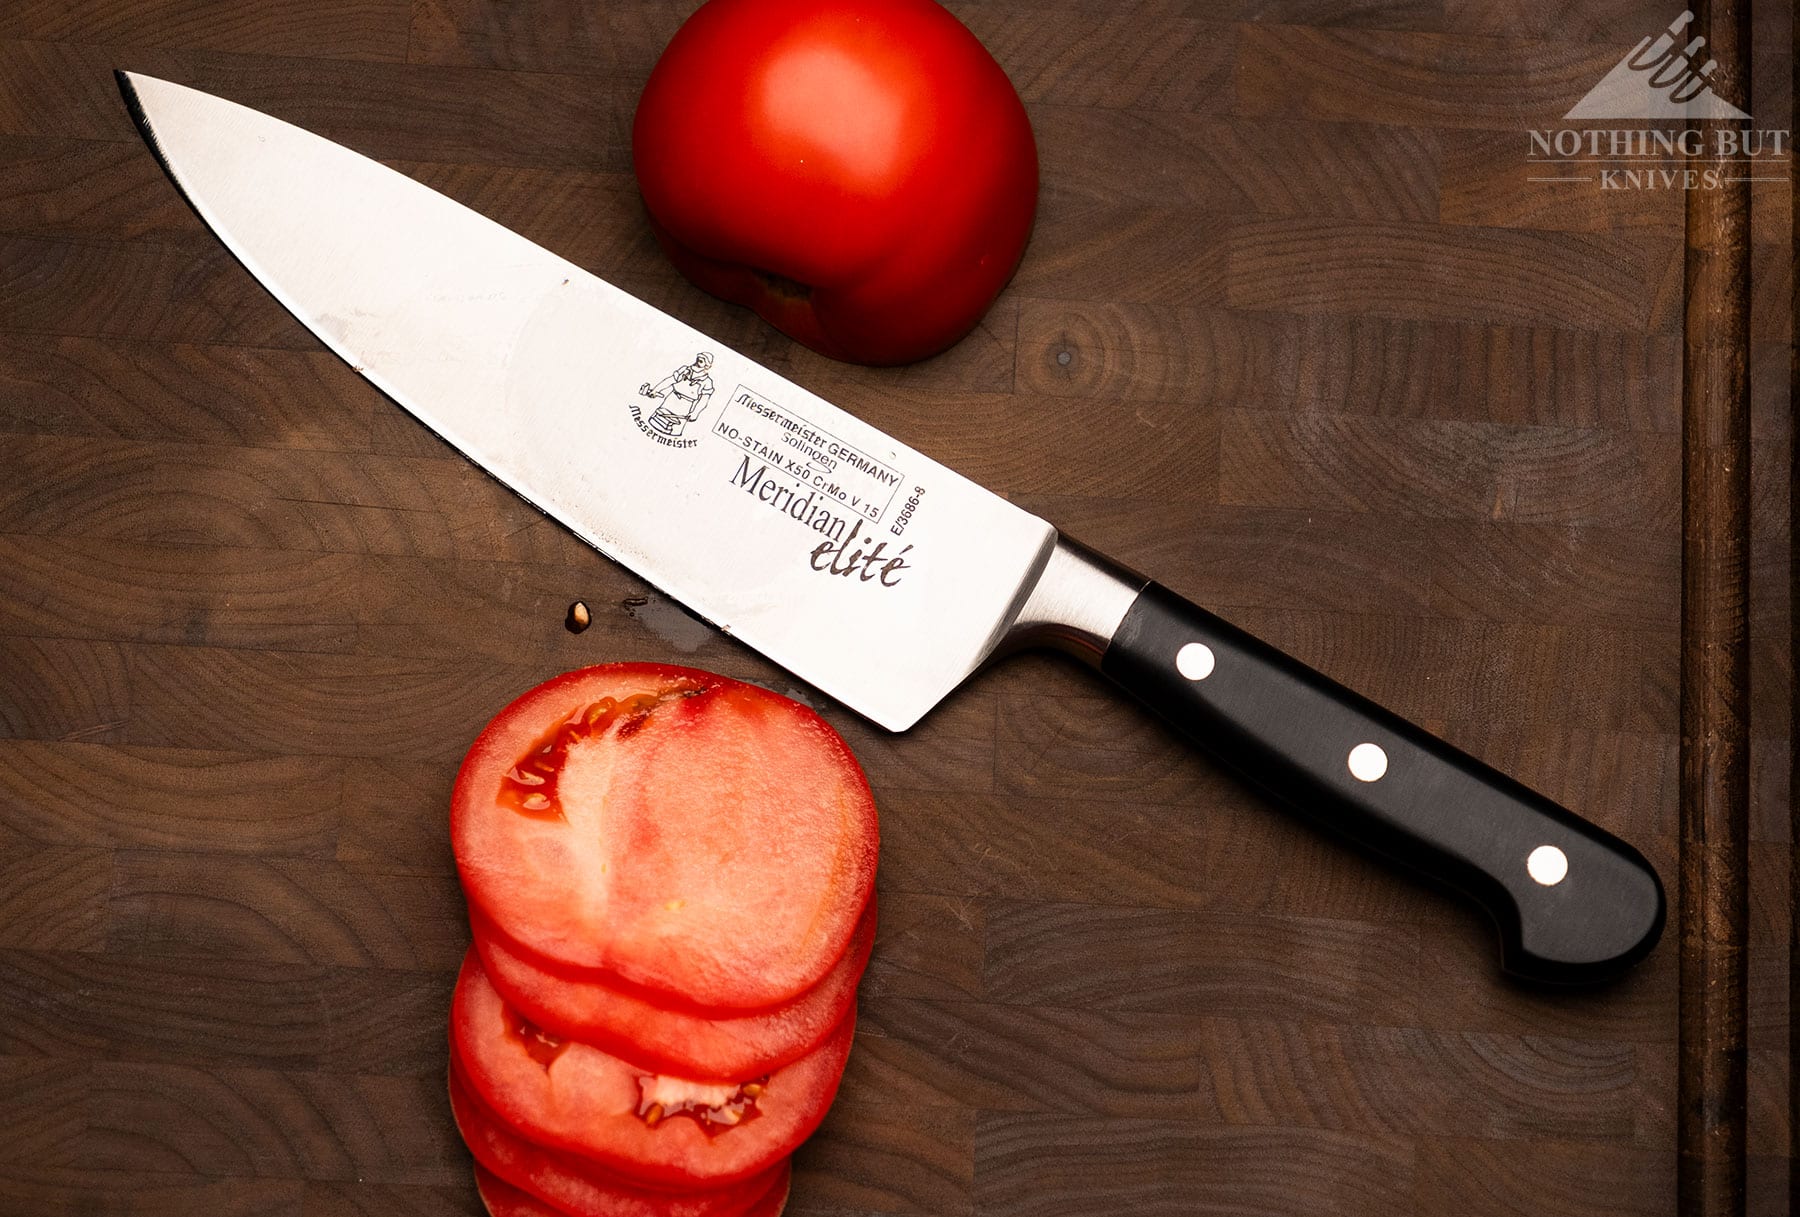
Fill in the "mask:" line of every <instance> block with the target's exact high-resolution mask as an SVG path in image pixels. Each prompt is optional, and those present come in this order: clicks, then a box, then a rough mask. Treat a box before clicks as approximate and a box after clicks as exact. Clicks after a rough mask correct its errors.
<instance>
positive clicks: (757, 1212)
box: [475, 1163, 788, 1217]
mask: <svg viewBox="0 0 1800 1217" xmlns="http://www.w3.org/2000/svg"><path fill="white" fill-rule="evenodd" d="M475 1191H476V1192H477V1193H478V1194H479V1195H480V1196H481V1203H482V1204H483V1205H485V1206H486V1207H487V1211H488V1214H489V1217H580V1215H577V1214H569V1213H564V1212H563V1211H562V1210H560V1209H558V1208H556V1207H555V1206H553V1205H549V1204H546V1203H544V1202H543V1201H542V1200H539V1199H538V1198H537V1197H536V1196H533V1195H531V1194H530V1193H528V1192H524V1191H521V1190H519V1189H518V1188H516V1187H514V1186H513V1185H512V1184H510V1183H508V1182H506V1180H504V1179H502V1178H500V1177H499V1176H498V1175H496V1174H494V1172H492V1171H490V1170H487V1169H485V1168H484V1167H483V1166H482V1165H481V1164H480V1163H476V1165H475ZM787 1198H788V1183H787V1180H786V1179H785V1178H784V1179H783V1180H782V1181H781V1182H780V1183H779V1184H777V1185H776V1186H775V1187H772V1188H770V1189H769V1191H768V1193H767V1194H766V1195H765V1196H763V1197H762V1198H761V1199H760V1200H758V1201H757V1202H756V1203H755V1204H754V1205H753V1206H751V1207H750V1208H749V1209H747V1210H745V1212H744V1214H743V1217H781V1210H782V1209H784V1208H786V1207H787Z"/></svg>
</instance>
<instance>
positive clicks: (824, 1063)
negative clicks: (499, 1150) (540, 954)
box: [450, 949, 856, 1189]
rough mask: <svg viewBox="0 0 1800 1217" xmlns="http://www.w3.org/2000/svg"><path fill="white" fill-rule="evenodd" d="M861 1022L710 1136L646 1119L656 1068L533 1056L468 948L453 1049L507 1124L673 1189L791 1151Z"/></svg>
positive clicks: (843, 1029) (692, 1124) (559, 1052)
mask: <svg viewBox="0 0 1800 1217" xmlns="http://www.w3.org/2000/svg"><path fill="white" fill-rule="evenodd" d="M855 1023H856V1011H855V1008H854V1007H852V1009H851V1011H850V1012H849V1013H848V1014H847V1015H846V1016H845V1018H844V1021H843V1022H842V1023H841V1024H840V1025H839V1026H838V1028H837V1030H835V1031H834V1032H833V1033H832V1034H831V1036H830V1037H828V1038H827V1039H826V1040H825V1042H824V1043H822V1044H820V1045H819V1046H818V1047H817V1048H815V1049H813V1050H812V1052H810V1053H808V1054H807V1055H806V1056H804V1057H801V1058H800V1059H799V1060H797V1061H794V1062H792V1063H791V1064H788V1065H785V1066H783V1067H782V1068H780V1069H778V1070H776V1071H775V1072H774V1073H772V1074H770V1075H768V1077H767V1078H766V1079H757V1080H756V1082H757V1084H758V1085H759V1086H760V1087H761V1091H760V1094H759V1095H758V1096H757V1099H756V1115H755V1116H754V1118H750V1119H745V1120H744V1121H743V1122H742V1123H740V1124H738V1125H736V1126H734V1127H728V1128H715V1129H712V1130H708V1129H706V1128H704V1127H702V1125H701V1124H700V1122H699V1121H698V1120H696V1119H694V1118H692V1117H689V1116H686V1115H672V1116H669V1117H666V1118H663V1119H661V1120H660V1121H658V1122H656V1123H654V1124H652V1123H650V1122H649V1121H647V1120H646V1119H645V1118H644V1117H643V1116H642V1115H640V1114H639V1111H638V1108H639V1106H640V1105H641V1102H642V1099H643V1097H644V1091H643V1089H642V1087H643V1084H644V1082H645V1081H646V1080H648V1079H649V1076H650V1075H652V1074H653V1073H654V1071H653V1070H649V1069H645V1068H641V1067H639V1066H636V1065H634V1064H632V1063H631V1062H629V1061H625V1060H622V1059H620V1058H618V1057H615V1056H612V1055H611V1054H609V1053H606V1052H603V1051H602V1050H600V1049H598V1048H595V1047H593V1046H592V1045H589V1044H583V1043H580V1042H578V1041H574V1040H569V1041H565V1042H563V1043H560V1044H551V1045H547V1047H548V1049H549V1050H548V1051H545V1052H540V1051H537V1049H538V1048H539V1047H543V1046H546V1045H544V1044H543V1041H542V1040H541V1039H538V1040H534V1039H531V1038H527V1037H526V1036H523V1035H520V1034H518V1033H517V1032H516V1027H517V1016H516V1015H515V1014H514V1012H513V1011H512V1010H511V1009H509V1008H508V1007H507V1006H506V1004H505V1003H504V1001H503V1000H502V999H501V997H500V994H499V993H498V992H496V991H495V989H494V987H493V985H492V984H491V983H489V981H488V979H487V975H486V974H485V973H484V972H483V971H482V968H481V961H480V958H479V956H477V955H476V953H475V952H474V950H472V949H471V950H470V952H469V954H468V955H467V956H466V957H465V958H464V960H463V966H462V971H461V972H460V973H459V974H458V976H457V981H456V990H455V993H454V994H453V995H452V997H451V1007H450V1036H451V1050H452V1052H453V1053H454V1054H455V1056H456V1059H457V1060H458V1061H459V1062H460V1063H461V1066H462V1069H463V1071H464V1074H465V1076H466V1078H467V1081H468V1083H469V1086H470V1089H471V1091H472V1092H473V1094H474V1096H475V1097H476V1098H477V1099H479V1100H480V1101H481V1102H482V1103H483V1104H484V1105H485V1106H486V1107H487V1108H488V1110H490V1111H491V1112H492V1113H493V1114H494V1115H495V1116H497V1117H498V1118H499V1119H500V1120H501V1121H502V1122H504V1123H505V1124H506V1125H508V1126H509V1127H511V1128H513V1129H515V1130H516V1131H517V1132H518V1133H519V1134H520V1135H521V1136H522V1137H525V1138H526V1139H528V1140H531V1141H535V1142H537V1143H538V1144H539V1145H542V1146H545V1147H547V1148H550V1149H554V1150H559V1151H562V1152H565V1153H571V1154H577V1155H580V1156H582V1157H583V1158H587V1159H591V1160H592V1161H594V1162H596V1163H598V1164H599V1165H600V1166H601V1167H602V1168H603V1169H605V1170H608V1171H612V1172H616V1173H618V1174H620V1175H624V1176H627V1177H628V1178H630V1179H632V1180H635V1181H637V1182H638V1183H639V1184H640V1185H648V1186H650V1187H662V1188H676V1189H685V1188H705V1187H718V1186H722V1185H724V1184H729V1183H736V1182H740V1181H742V1180H744V1179H748V1178H750V1177H752V1176H755V1175H760V1174H761V1173H763V1172H764V1171H766V1170H768V1169H769V1168H770V1167H772V1166H774V1165H776V1164H777V1163H778V1162H780V1161H781V1159H783V1158H785V1157H787V1156H788V1155H789V1154H791V1153H792V1152H793V1151H794V1149H795V1147H796V1146H798V1145H799V1144H800V1143H801V1142H802V1141H804V1140H805V1139H806V1138H807V1137H808V1136H810V1135H811V1134H812V1131H813V1130H814V1129H815V1128H817V1127H818V1125H819V1122H820V1121H821V1120H823V1119H824V1118H825V1112H826V1110H827V1109H828V1108H829V1107H830V1106H831V1101H832V1100H833V1099H834V1098H835V1097H836V1096H837V1088H838V1083H839V1082H840V1080H841V1079H842V1076H843V1071H844V1062H845V1061H846V1060H847V1059H848V1058H849V1055H850V1046H851V1043H852V1040H853V1037H854V1034H855ZM546 1057H547V1058H548V1059H544V1058H546ZM740 1080H741V1081H744V1082H749V1081H752V1080H753V1079H740Z"/></svg>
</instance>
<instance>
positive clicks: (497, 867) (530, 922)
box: [451, 664, 879, 1010]
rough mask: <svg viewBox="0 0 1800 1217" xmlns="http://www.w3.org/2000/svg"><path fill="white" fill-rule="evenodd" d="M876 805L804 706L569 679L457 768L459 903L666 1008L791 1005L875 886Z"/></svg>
mask: <svg viewBox="0 0 1800 1217" xmlns="http://www.w3.org/2000/svg"><path fill="white" fill-rule="evenodd" d="M878 836H879V834H878V828H877V823H876V814H875V804H874V798H873V796H872V794H871V793H870V791H869V786H868V781H867V779H866V778H865V777H864V776H863V773H862V770H861V768H860V767H859V766H858V765H857V763H856V759H855V757H854V756H852V755H851V753H850V750H849V748H848V746H846V745H845V744H844V742H843V740H842V739H840V738H839V737H838V735H837V733H836V732H835V731H833V730H832V729H831V727H830V726H829V725H828V724H826V723H825V722H824V720H822V719H820V718H819V717H818V716H817V715H816V714H814V713H813V712H812V711H811V710H809V709H807V708H806V707H804V706H801V705H799V704H798V703H796V702H793V701H791V700H789V699H787V698H784V697H781V696H779V695H777V694H774V693H770V692H768V691H767V690H764V689H760V688H758V687H756V686H754V685H747V684H743V683H741V682H739V681H734V680H730V679H728V678H726V677H722V676H717V675H714V674H712V673H707V672H700V671H696V670H694V669H688V668H679V667H670V666H665V665H654V664H612V665H601V666H598V667H591V668H583V669H579V670H577V671H574V672H569V673H566V674H565V675H563V676H560V677H558V678H556V679H554V680H551V681H548V682H546V683H544V684H542V685H539V686H538V687H537V688H535V689H532V690H531V691H529V692H527V693H526V694H524V695H523V696H521V697H520V698H518V699H517V700H516V701H514V702H513V703H512V704H511V705H509V706H507V707H506V708H505V709H504V710H502V711H501V712H500V714H499V715H497V716H496V717H495V718H494V719H493V721H492V722H490V723H489V724H488V726H487V728H486V729H485V730H483V731H482V733H481V735H480V736H479V737H478V738H477V739H476V741H475V743H474V745H473V746H472V747H471V748H470V750H469V753H468V755H467V757H465V759H464V761H463V765H462V768H461V770H460V771H459V772H458V774H457V781H456V789H455V793H454V796H453V801H452V812H451V842H452V846H453V848H454V850H455V853H456V860H457V867H458V870H459V873H460V875H461V877H462V881H463V886H464V890H465V892H466V893H467V895H468V897H469V900H470V903H471V904H472V905H476V906H478V907H479V908H480V910H481V912H482V913H483V914H485V915H486V916H487V917H489V918H491V919H492V920H493V922H494V923H495V924H496V925H497V926H498V927H499V928H500V930H501V931H502V932H503V933H504V934H505V935H506V936H508V937H509V938H512V939H514V940H515V941H517V942H518V943H519V944H520V945H521V946H523V947H524V948H525V949H526V950H527V951H528V952H530V953H531V954H533V955H536V956H538V957H541V959H543V960H544V961H547V962H548V963H549V964H550V965H551V966H552V967H553V968H555V967H561V968H568V969H599V970H603V971H607V972H611V973H614V974H616V975H617V976H618V977H619V978H620V980H621V981H622V982H623V983H625V984H628V985H635V986H639V987H641V988H644V989H646V990H649V991H650V992H652V993H654V994H658V995H661V997H662V998H663V999H665V1000H666V1002H667V1004H671V1005H681V1004H689V1005H692V1006H694V1007H697V1008H703V1009H710V1010H721V1009H731V1010H756V1009H766V1008H769V1007H772V1006H778V1005H782V1004H785V1003H787V1002H790V1001H792V1000H793V999H794V998H795V997H797V996H798V995H799V994H801V993H803V992H804V991H806V990H807V989H809V988H811V987H812V986H814V985H815V984H817V983H818V982H819V981H820V980H821V979H822V978H823V977H824V976H825V974H826V973H827V972H829V971H830V970H831V968H832V966H833V965H834V964H835V963H836V962H837V961H838V960H839V959H840V958H841V957H842V955H843V954H844V951H845V949H846V948H847V946H848V944H849V942H850V940H851V937H852V935H853V933H854V931H855V929H856V926H857V923H858V921H859V920H860V918H861V916H862V913H863V908H864V905H865V904H866V903H867V900H868V897H869V894H870V892H871V891H872V890H873V886H874V874H875V863H876V852H877V848H878V844H879V840H878Z"/></svg>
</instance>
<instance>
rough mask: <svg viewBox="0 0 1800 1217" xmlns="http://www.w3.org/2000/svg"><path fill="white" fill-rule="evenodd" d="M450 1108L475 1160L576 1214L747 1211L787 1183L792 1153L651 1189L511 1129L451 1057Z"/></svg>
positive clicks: (614, 1216) (690, 1215)
mask: <svg viewBox="0 0 1800 1217" xmlns="http://www.w3.org/2000/svg"><path fill="white" fill-rule="evenodd" d="M450 1111H451V1114H452V1115H454V1117H455V1119H456V1128H457V1131H458V1132H460V1133H461V1134H462V1139H463V1141H464V1143H466V1144H467V1145H468V1147H469V1152H470V1153H472V1154H474V1155H475V1161H476V1163H477V1165H479V1166H480V1167H482V1168H483V1169H484V1170H487V1171H491V1172H492V1173H493V1174H495V1175H497V1176H499V1177H500V1178H501V1179H503V1180H505V1181H506V1182H507V1183H509V1184H511V1185H512V1186H514V1187H516V1188H518V1189H519V1190H520V1191H523V1192H527V1193H529V1194H530V1195H532V1196H534V1197H536V1198H537V1199H538V1200H541V1201H543V1202H545V1203H547V1204H550V1205H553V1206H555V1208H557V1209H558V1210H561V1211H562V1212H564V1213H567V1214H569V1215H570V1217H745V1215H746V1214H747V1213H748V1212H749V1211H750V1210H751V1209H752V1208H753V1207H754V1206H755V1204H756V1203H757V1201H759V1200H761V1199H762V1198H763V1197H764V1196H766V1195H768V1194H769V1193H770V1192H776V1191H785V1190H786V1189H787V1182H788V1175H789V1174H790V1172H791V1170H792V1167H791V1166H790V1165H789V1163H788V1161H787V1160H786V1159H783V1160H782V1161H781V1162H779V1163H777V1164H776V1165H774V1166H772V1167H770V1168H769V1169H768V1170H766V1171H764V1172H763V1173H762V1174H760V1175H753V1176H751V1177H750V1178H748V1179H746V1180H744V1181H743V1182H742V1183H732V1184H727V1185H726V1186H724V1187H719V1188H708V1189H706V1190H704V1191H690V1192H664V1191H650V1190H646V1189H644V1188H642V1187H639V1186H635V1185H633V1184H631V1183H629V1182H627V1181H625V1180H624V1179H622V1178H620V1177H619V1176H617V1175H611V1174H608V1173H606V1172H605V1171H603V1170H601V1169H600V1168H599V1167H597V1166H595V1165H593V1164H591V1163H587V1162H583V1161H581V1160H579V1159H575V1158H572V1157H570V1156H568V1155H566V1154H558V1153H556V1152H555V1151H553V1150H548V1149H545V1148H544V1147H543V1146H541V1145H533V1144H532V1143H531V1142H529V1141H527V1140H525V1139H524V1138H522V1137H519V1136H517V1135H515V1134H514V1133H512V1132H511V1131H509V1130H508V1129H507V1127H506V1125H505V1124H504V1123H503V1122H502V1121H501V1120H500V1118H499V1117H498V1116H496V1115H494V1114H493V1113H492V1112H490V1111H488V1110H487V1109H486V1108H485V1107H483V1106H482V1105H481V1101H480V1100H479V1099H477V1098H476V1097H475V1096H474V1095H473V1094H472V1093H471V1091H470V1087H469V1084H468V1083H467V1082H466V1081H465V1080H464V1079H463V1077H462V1066H461V1064H460V1063H459V1062H458V1061H457V1060H456V1059H455V1058H454V1057H452V1058H451V1062H450Z"/></svg>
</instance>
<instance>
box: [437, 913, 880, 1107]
mask: <svg viewBox="0 0 1800 1217" xmlns="http://www.w3.org/2000/svg"><path fill="white" fill-rule="evenodd" d="M875 917H876V912H875V901H874V899H873V898H871V899H870V901H869V904H868V907H867V908H865V909H864V910H863V915H862V920H861V921H859V922H858V923H857V928H856V936H855V937H854V938H852V939H851V940H850V945H849V947H848V949H846V950H845V952H844V954H843V956H842V957H841V958H839V960H838V961H837V963H836V964H834V965H833V966H832V969H831V971H829V972H827V973H826V974H825V976H824V978H823V979H822V980H820V981H819V983H818V984H817V985H814V986H813V987H812V988H810V989H808V990H807V991H806V992H804V993H802V994H801V995H800V996H799V997H797V998H795V999H794V1000H793V1001H791V1002H789V1003H787V1004H786V1005H782V1006H776V1007H773V1008H772V1009H769V1010H757V1011H751V1012H748V1013H740V1014H734V1013H732V1012H729V1011H727V1012H721V1013H717V1014H709V1013H695V1012H693V1011H691V1010H687V1009H676V1008H670V1007H665V1006H661V1005H658V1004H657V1003H656V1002H655V1001H654V1000H651V999H649V998H647V997H646V996H645V995H644V994H643V992H642V991H641V990H636V991H634V990H632V989H629V988H624V987H621V986H619V985H616V984H613V983H611V982H610V979H609V975H608V974H607V973H604V972H595V973H587V974H585V975H584V974H570V973H562V974H558V973H556V972H554V971H551V970H548V969H546V968H544V967H543V966H541V965H540V964H539V963H538V962H536V961H535V960H533V959H532V958H531V957H530V956H529V955H528V954H527V953H526V952H524V951H522V950H520V949H519V948H518V947H517V946H516V945H514V944H513V943H511V942H510V941H508V940H507V938H506V936H505V935H504V934H502V933H500V931H499V930H498V929H497V928H496V927H494V926H493V924H492V923H491V922H489V921H488V920H487V919H486V918H485V917H483V916H482V915H481V914H480V912H479V911H472V913H471V918H470V920H471V922H472V924H473V928H474V937H475V950H476V952H477V953H478V954H479V955H480V956H481V964H482V970H483V971H484V972H486V973H487V976H488V980H489V981H490V982H491V983H492V984H493V986H494V988H495V989H497V990H498V991H499V992H500V995H501V996H502V997H503V998H504V999H505V1001H506V1003H507V1004H508V1005H510V1006H512V1007H513V1008H514V1009H516V1010H518V1011H519V1012H520V1013H521V1014H523V1015H524V1016H525V1017H526V1018H528V1019H530V1020H531V1021H532V1022H533V1023H534V1024H536V1025H537V1026H539V1027H541V1028H543V1029H544V1030H546V1031H549V1032H552V1033H553V1034H555V1035H558V1036H561V1037H562V1038H564V1039H574V1040H581V1041H583V1042H584V1043H589V1044H593V1045H594V1046H596V1047H599V1048H604V1049H606V1050H608V1051H611V1052H617V1053H619V1054H621V1055H623V1056H627V1057H629V1058H631V1059H632V1060H633V1061H635V1062H636V1063H638V1064H640V1065H644V1066H646V1067H651V1068H656V1069H662V1070H667V1071H668V1072H671V1073H676V1074H680V1075H683V1076H687V1077H703V1078H723V1077H750V1076H754V1075H756V1074H760V1073H766V1072H768V1071H769V1070H771V1069H774V1068H777V1067H779V1066H781V1065H785V1064H787V1063H788V1062H789V1061H792V1060H795V1059H797V1058H799V1057H801V1056H803V1055H805V1054H806V1053H807V1051H809V1050H810V1049H812V1048H813V1047H815V1046H816V1045H818V1044H819V1042H820V1041H822V1040H823V1039H825V1037H826V1036H828V1035H830V1034H831V1032H832V1030H833V1029H834V1028H835V1027H836V1026H837V1025H838V1023H839V1022H840V1021H842V1019H843V1017H844V1015H845V1014H846V1013H847V1012H848V1011H849V1009H850V1006H851V1005H852V1003H854V1002H855V1001H856V986H857V982H858V981H860V980H861V979H862V974H863V970H864V968H866V967H867V966H868V962H869V953H870V951H871V950H872V949H873V947H874V945H875Z"/></svg>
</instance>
